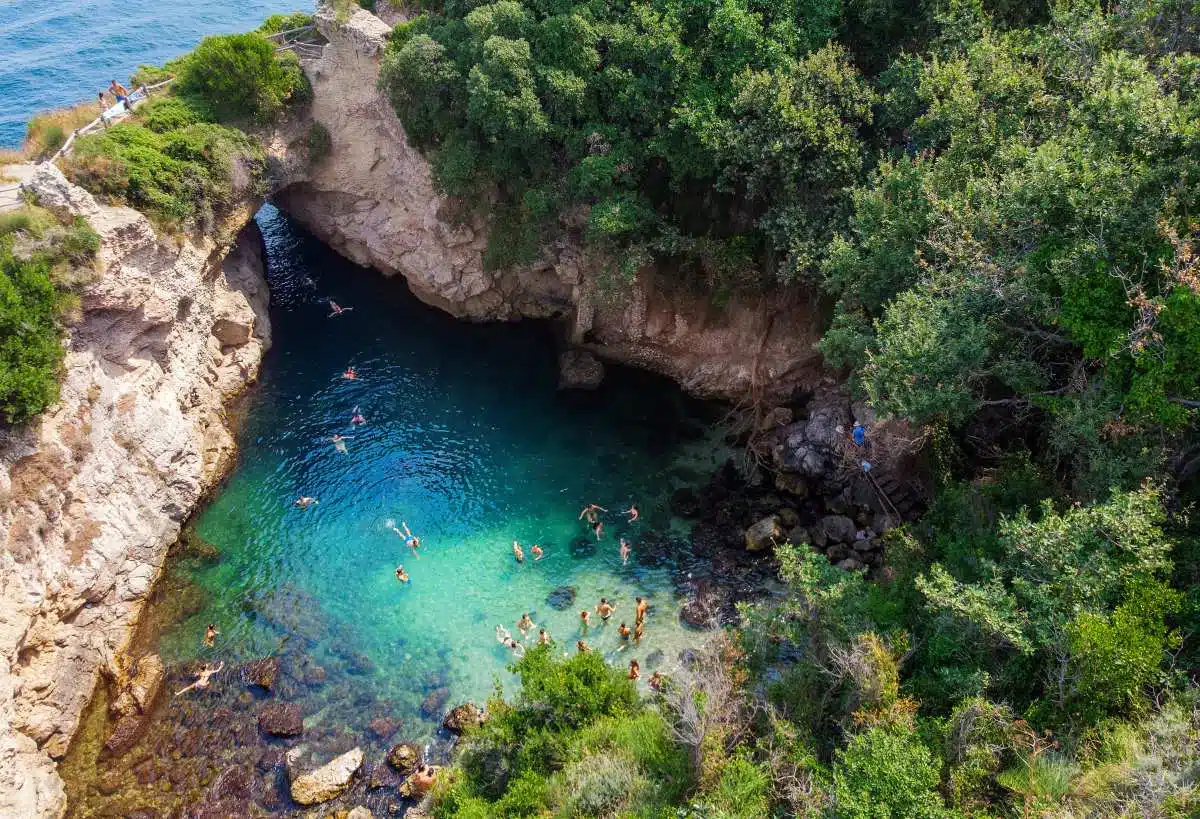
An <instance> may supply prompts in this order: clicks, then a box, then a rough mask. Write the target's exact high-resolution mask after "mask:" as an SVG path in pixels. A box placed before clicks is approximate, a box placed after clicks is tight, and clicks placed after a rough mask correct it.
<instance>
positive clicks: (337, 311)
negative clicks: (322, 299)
mask: <svg viewBox="0 0 1200 819" xmlns="http://www.w3.org/2000/svg"><path fill="white" fill-rule="evenodd" d="M329 309H330V310H332V311H333V312H331V313H330V314H329V318H333V317H334V316H340V315H341V314H342V313H349V312H350V311H351V310H353V309H354V308H353V307H342V305H340V304H338V303H337V302H336V301H334V300H333V299H330V300H329Z"/></svg>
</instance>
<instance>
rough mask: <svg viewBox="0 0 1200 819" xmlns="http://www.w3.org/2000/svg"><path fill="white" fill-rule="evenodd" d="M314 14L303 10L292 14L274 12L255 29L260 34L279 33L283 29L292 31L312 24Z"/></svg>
mask: <svg viewBox="0 0 1200 819" xmlns="http://www.w3.org/2000/svg"><path fill="white" fill-rule="evenodd" d="M312 23H313V16H312V15H311V14H308V13H307V12H303V11H293V12H292V13H291V14H272V15H271V16H270V17H268V18H267V19H266V20H263V23H262V25H261V26H259V27H258V28H257V29H255V31H257V32H258V33H259V34H278V33H279V32H281V31H291V30H292V29H296V28H303V27H304V26H311V25H312Z"/></svg>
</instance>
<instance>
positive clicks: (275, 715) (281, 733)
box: [258, 702, 304, 737]
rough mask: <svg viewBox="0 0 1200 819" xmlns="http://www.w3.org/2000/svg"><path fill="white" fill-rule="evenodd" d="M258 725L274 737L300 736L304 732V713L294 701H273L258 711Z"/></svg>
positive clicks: (265, 732)
mask: <svg viewBox="0 0 1200 819" xmlns="http://www.w3.org/2000/svg"><path fill="white" fill-rule="evenodd" d="M258 727H259V728H261V729H262V732H263V733H264V734H270V735H271V736H273V737H298V736H300V735H301V734H302V733H304V714H303V713H302V712H301V710H300V706H299V705H297V704H296V703H294V702H273V703H271V704H270V705H267V706H264V707H263V709H262V710H261V711H259V712H258Z"/></svg>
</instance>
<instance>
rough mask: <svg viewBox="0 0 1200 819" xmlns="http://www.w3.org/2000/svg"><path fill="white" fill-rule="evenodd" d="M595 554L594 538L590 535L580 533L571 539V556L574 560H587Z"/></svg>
mask: <svg viewBox="0 0 1200 819" xmlns="http://www.w3.org/2000/svg"><path fill="white" fill-rule="evenodd" d="M595 554H596V538H594V537H592V536H591V535H580V536H579V537H577V538H574V539H572V540H571V557H573V558H575V559H576V560H587V559H588V558H589V557H593V556H595Z"/></svg>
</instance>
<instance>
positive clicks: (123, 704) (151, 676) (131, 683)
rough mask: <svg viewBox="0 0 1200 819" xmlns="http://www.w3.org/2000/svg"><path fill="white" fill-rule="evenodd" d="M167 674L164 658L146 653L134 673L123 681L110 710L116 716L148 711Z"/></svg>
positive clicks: (138, 662)
mask: <svg viewBox="0 0 1200 819" xmlns="http://www.w3.org/2000/svg"><path fill="white" fill-rule="evenodd" d="M165 676H166V669H165V668H163V661H162V659H161V658H160V657H159V656H158V655H157V654H147V655H145V656H144V657H142V658H141V659H139V660H138V661H137V665H136V666H135V667H134V669H133V673H132V674H130V675H129V677H128V678H127V679H125V680H123V681H121V684H120V690H119V692H118V693H117V695H116V698H115V699H114V700H113V703H112V705H111V706H110V708H109V712H110V713H111V714H112V715H113V716H114V717H127V716H130V715H133V714H144V713H146V712H147V711H149V710H150V706H151V705H153V704H154V698H155V697H157V696H158V692H159V690H160V689H161V688H162V682H163V678H164V677H165Z"/></svg>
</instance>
